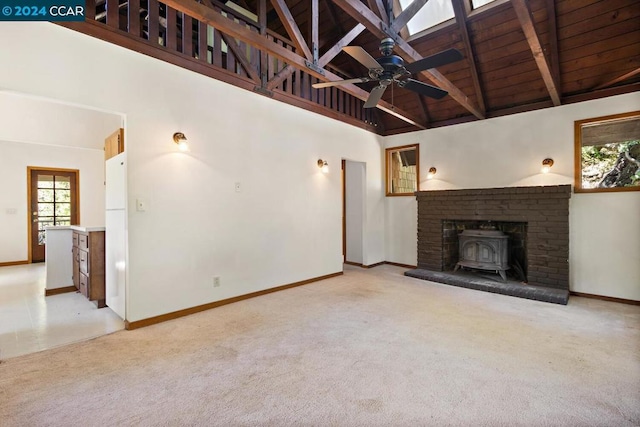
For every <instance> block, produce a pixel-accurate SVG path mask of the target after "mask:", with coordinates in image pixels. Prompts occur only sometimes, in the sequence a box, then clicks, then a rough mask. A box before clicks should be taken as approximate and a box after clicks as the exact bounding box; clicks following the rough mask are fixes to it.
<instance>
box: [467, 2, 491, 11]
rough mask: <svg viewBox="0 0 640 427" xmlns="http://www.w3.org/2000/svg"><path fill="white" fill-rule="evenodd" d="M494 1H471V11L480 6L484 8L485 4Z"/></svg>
mask: <svg viewBox="0 0 640 427" xmlns="http://www.w3.org/2000/svg"><path fill="white" fill-rule="evenodd" d="M493 1H495V0H471V6H472V7H473V9H474V10H475V9H477V8H479V7H481V6H484V5H485V4H489V3H491V2H493Z"/></svg>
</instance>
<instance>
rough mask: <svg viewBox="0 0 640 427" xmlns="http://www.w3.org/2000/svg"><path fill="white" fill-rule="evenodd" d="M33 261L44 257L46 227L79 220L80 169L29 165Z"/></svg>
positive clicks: (71, 223)
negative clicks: (39, 167) (33, 166)
mask: <svg viewBox="0 0 640 427" xmlns="http://www.w3.org/2000/svg"><path fill="white" fill-rule="evenodd" d="M28 169H29V178H30V185H29V190H30V191H29V197H30V203H29V206H30V209H29V218H30V229H31V233H30V239H31V261H32V262H42V261H44V258H45V245H46V233H45V227H48V226H52V225H76V224H78V171H77V170H70V169H46V168H41V169H38V168H32V167H29V168H28Z"/></svg>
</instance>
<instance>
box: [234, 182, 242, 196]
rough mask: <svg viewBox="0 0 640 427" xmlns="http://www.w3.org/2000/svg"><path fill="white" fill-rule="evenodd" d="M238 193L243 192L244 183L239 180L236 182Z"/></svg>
mask: <svg viewBox="0 0 640 427" xmlns="http://www.w3.org/2000/svg"><path fill="white" fill-rule="evenodd" d="M235 187H236V193H241V192H242V185H241V184H240V183H239V182H236V185H235Z"/></svg>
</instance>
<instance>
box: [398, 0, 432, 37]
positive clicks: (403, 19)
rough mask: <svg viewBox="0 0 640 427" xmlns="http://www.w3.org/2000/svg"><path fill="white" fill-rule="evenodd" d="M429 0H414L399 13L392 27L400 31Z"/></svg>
mask: <svg viewBox="0 0 640 427" xmlns="http://www.w3.org/2000/svg"><path fill="white" fill-rule="evenodd" d="M427 1H428V0H413V2H411V4H410V5H409V6H407V7H405V8H404V10H403V11H402V13H401V14H400V15H398V17H397V18H396V19H394V20H393V22H392V23H391V28H392V30H393V31H394V32H396V33H399V32H400V30H402V29H403V28H404V27H406V26H407V22H409V21H411V18H413V17H414V16H415V14H416V13H418V12H419V11H420V9H422V6H424V5H425V4H427Z"/></svg>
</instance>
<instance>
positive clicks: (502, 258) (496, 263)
mask: <svg viewBox="0 0 640 427" xmlns="http://www.w3.org/2000/svg"><path fill="white" fill-rule="evenodd" d="M458 240H459V248H460V250H459V260H458V262H457V263H456V267H455V269H454V270H453V271H454V272H455V271H457V270H458V269H459V268H464V267H467V268H474V269H478V270H491V271H495V272H497V273H499V274H500V277H502V280H504V281H506V280H507V274H506V271H507V270H508V269H509V251H508V247H507V246H508V245H507V243H508V241H509V236H507V235H506V234H504V233H503V232H502V231H500V230H464V231H463V232H462V233H460V234H459V236H458Z"/></svg>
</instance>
